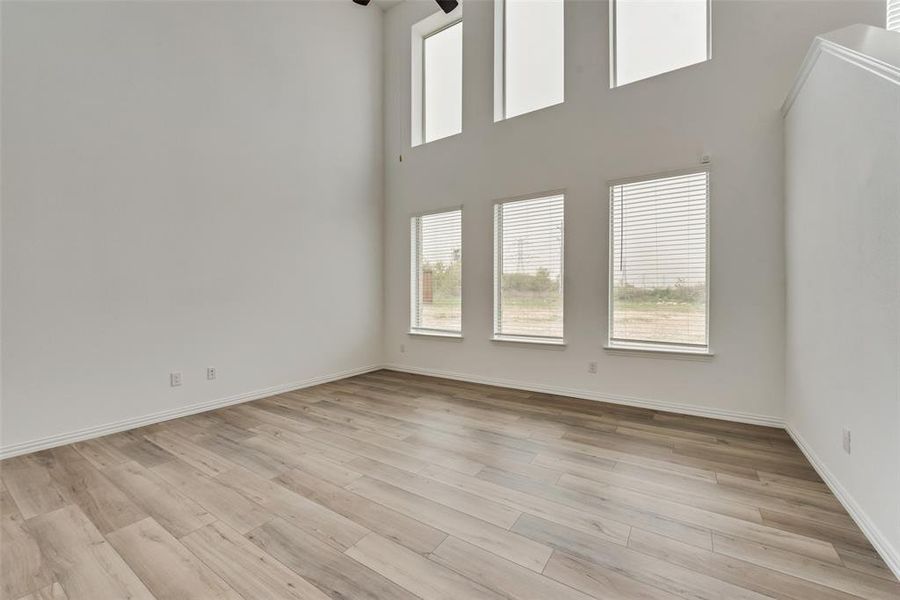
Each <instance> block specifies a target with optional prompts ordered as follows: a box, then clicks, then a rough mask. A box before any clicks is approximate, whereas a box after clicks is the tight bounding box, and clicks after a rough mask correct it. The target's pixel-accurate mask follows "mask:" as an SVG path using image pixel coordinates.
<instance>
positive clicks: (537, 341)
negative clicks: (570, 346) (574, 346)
mask: <svg viewBox="0 0 900 600" xmlns="http://www.w3.org/2000/svg"><path fill="white" fill-rule="evenodd" d="M491 341H492V342H503V343H506V342H511V343H513V344H531V345H535V346H555V347H557V348H563V347H565V345H566V341H565V340H558V339H553V338H533V337H524V336H523V337H514V336H504V335H495V336H494V337H492V338H491Z"/></svg>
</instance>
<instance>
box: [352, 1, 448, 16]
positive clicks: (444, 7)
mask: <svg viewBox="0 0 900 600" xmlns="http://www.w3.org/2000/svg"><path fill="white" fill-rule="evenodd" d="M354 1H355V0H354ZM434 1H435V2H437V3H438V6H440V7H441V10H443V11H444V12H445V13H451V12H453V9H455V8H456V7H457V6H459V0H434Z"/></svg>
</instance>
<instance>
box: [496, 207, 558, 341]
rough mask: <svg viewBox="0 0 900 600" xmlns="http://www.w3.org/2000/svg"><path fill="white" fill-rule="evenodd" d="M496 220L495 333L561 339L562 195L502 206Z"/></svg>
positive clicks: (497, 210)
mask: <svg viewBox="0 0 900 600" xmlns="http://www.w3.org/2000/svg"><path fill="white" fill-rule="evenodd" d="M495 219H496V222H495V227H496V238H497V239H496V244H497V248H496V253H497V255H496V261H497V264H496V274H495V277H496V278H497V281H496V282H495V285H496V286H497V292H496V293H497V304H496V306H495V310H496V311H497V315H496V321H495V330H496V331H495V333H496V334H497V335H501V336H504V335H506V336H525V337H541V338H560V339H561V338H562V337H563V196H551V197H547V198H535V199H532V200H521V201H516V202H506V203H504V204H498V205H497V207H496V214H495Z"/></svg>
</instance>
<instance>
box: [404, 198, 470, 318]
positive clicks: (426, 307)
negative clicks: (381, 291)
mask: <svg viewBox="0 0 900 600" xmlns="http://www.w3.org/2000/svg"><path fill="white" fill-rule="evenodd" d="M410 247H411V250H412V252H411V254H412V256H411V261H410V262H411V265H412V270H411V282H410V289H411V295H412V297H411V302H410V306H411V315H410V328H411V329H412V330H413V331H421V332H429V331H433V332H442V333H461V331H462V210H450V211H446V212H440V213H433V214H428V215H421V216H417V217H413V218H412V221H411V244H410Z"/></svg>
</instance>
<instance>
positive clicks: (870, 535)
mask: <svg viewBox="0 0 900 600" xmlns="http://www.w3.org/2000/svg"><path fill="white" fill-rule="evenodd" d="M784 428H785V429H786V430H787V432H788V435H790V436H791V439H792V440H794V443H795V444H797V447H798V448H800V451H801V452H803V455H804V456H805V457H806V460H808V461H809V463H810V464H811V465H812V467H813V469H815V470H816V473H818V474H819V477H821V478H822V481H824V482H825V484H826V485H827V486H828V489H830V490H831V493H832V494H834V496H835V497H836V498H837V499H838V501H839V502H840V503H841V505H842V506H843V507H844V509H846V511H847V512H848V513H849V514H850V517H851V518H852V519H853V521H854V522H855V523H856V525H857V526H858V527H859V528H860V529H861V530H862V532H863V535H865V536H866V539H868V540H869V542H871V544H872V546H874V547H875V550H876V551H877V552H878V554H879V555H880V556H881V558H882V559H883V560H884V562H885V564H887V566H888V568H889V569H890V570H891V571H892V572H893V573H894V575H895V576H896V577H897V578H898V579H900V549H898V548H895V547H894V546H893V545H892V544H891V542H890V540H888V538H887V536H886V535H884V534H883V533H882V532H881V530H880V529H879V528H878V526H877V525H875V522H874V521H872V519H871V518H869V516H868V515H867V514H866V511H865V510H863V508H862V507H861V506H860V505H859V503H857V502H856V500H855V499H854V498H853V496H852V495H851V494H850V492H848V491H847V488H845V487H844V486H843V485H841V482H840V481H838V478H837V477H835V475H834V473H832V472H831V470H830V469H829V468H828V467H827V466H825V463H824V462H823V461H822V460H820V459H819V457H818V456H817V455H816V453H815V452H813V449H812V447H811V446H810V445H809V444H807V443H806V440H804V439H803V436H802V435H800V432H799V431H797V430H796V429H794V428H793V427H791V425H790V424H785V427H784Z"/></svg>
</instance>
